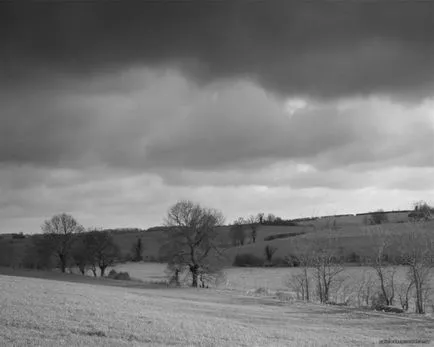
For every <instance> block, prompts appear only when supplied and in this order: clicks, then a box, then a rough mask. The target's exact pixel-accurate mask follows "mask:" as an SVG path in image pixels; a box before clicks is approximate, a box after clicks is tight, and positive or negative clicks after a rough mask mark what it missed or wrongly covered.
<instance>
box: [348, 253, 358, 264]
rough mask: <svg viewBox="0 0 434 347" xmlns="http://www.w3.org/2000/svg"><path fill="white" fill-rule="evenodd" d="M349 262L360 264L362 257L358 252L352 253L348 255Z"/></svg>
mask: <svg viewBox="0 0 434 347" xmlns="http://www.w3.org/2000/svg"><path fill="white" fill-rule="evenodd" d="M347 262H349V263H360V255H358V254H357V253H356V252H351V253H350V254H349V255H348V258H347Z"/></svg>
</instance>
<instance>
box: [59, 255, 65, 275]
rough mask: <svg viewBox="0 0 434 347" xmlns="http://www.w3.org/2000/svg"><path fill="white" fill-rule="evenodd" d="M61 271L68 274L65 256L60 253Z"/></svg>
mask: <svg viewBox="0 0 434 347" xmlns="http://www.w3.org/2000/svg"><path fill="white" fill-rule="evenodd" d="M59 261H60V269H61V271H62V272H63V273H65V272H66V258H65V255H63V254H60V253H59Z"/></svg>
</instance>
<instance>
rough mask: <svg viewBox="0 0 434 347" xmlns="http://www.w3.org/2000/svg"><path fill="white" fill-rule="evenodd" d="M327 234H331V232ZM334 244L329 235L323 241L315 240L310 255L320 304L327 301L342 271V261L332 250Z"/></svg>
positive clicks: (333, 249)
mask: <svg viewBox="0 0 434 347" xmlns="http://www.w3.org/2000/svg"><path fill="white" fill-rule="evenodd" d="M324 232H327V231H326V230H325V231H324ZM328 232H329V233H330V234H331V230H328ZM335 244H336V239H335V238H333V237H332V236H331V235H329V236H327V237H326V238H325V239H321V240H319V239H318V240H315V243H314V244H313V245H312V252H311V254H310V259H311V266H312V268H313V271H314V279H315V281H316V283H315V284H316V289H317V294H318V298H319V300H320V302H322V303H326V302H328V301H329V299H330V294H331V289H332V288H333V286H334V285H335V284H336V283H338V282H339V274H340V273H341V272H342V271H343V270H344V267H343V265H342V261H341V259H340V258H339V257H338V255H337V252H336V250H335V248H334V245H335Z"/></svg>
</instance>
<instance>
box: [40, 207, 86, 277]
mask: <svg viewBox="0 0 434 347" xmlns="http://www.w3.org/2000/svg"><path fill="white" fill-rule="evenodd" d="M41 229H42V231H43V233H44V234H45V237H46V238H47V239H49V240H50V244H51V245H52V247H53V250H54V252H55V254H56V256H57V258H58V260H59V263H60V268H61V270H62V272H65V271H66V267H67V265H68V262H69V261H70V258H71V249H72V245H73V243H74V241H75V235H76V234H77V233H79V232H81V231H83V227H82V226H81V225H80V224H79V223H78V222H77V221H76V220H75V218H74V217H72V216H71V215H69V214H66V213H62V214H58V215H55V216H53V217H52V218H51V219H49V220H46V221H44V224H43V225H42V226H41Z"/></svg>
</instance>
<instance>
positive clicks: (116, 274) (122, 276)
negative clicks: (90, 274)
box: [107, 269, 131, 281]
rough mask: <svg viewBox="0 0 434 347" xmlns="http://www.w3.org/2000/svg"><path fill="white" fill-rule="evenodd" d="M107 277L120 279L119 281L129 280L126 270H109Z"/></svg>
mask: <svg viewBox="0 0 434 347" xmlns="http://www.w3.org/2000/svg"><path fill="white" fill-rule="evenodd" d="M107 277H108V278H111V279H113V280H120V281H129V280H131V277H130V274H129V273H128V272H122V271H121V272H116V270H114V269H113V270H111V271H110V272H109V274H108V275H107Z"/></svg>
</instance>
